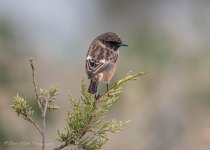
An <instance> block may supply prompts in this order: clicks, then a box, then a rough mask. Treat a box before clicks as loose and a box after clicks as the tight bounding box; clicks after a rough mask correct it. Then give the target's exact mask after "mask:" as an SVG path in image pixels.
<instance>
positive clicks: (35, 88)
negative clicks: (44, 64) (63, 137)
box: [29, 58, 48, 150]
mask: <svg viewBox="0 0 210 150" xmlns="http://www.w3.org/2000/svg"><path fill="white" fill-rule="evenodd" d="M30 64H31V69H32V82H33V86H34V92H35V98H36V100H37V102H38V104H39V108H40V110H41V112H42V117H43V128H42V129H40V128H39V126H38V125H37V124H36V123H35V122H34V121H33V119H32V118H29V121H30V122H31V123H33V124H34V126H35V127H36V128H37V129H38V130H39V133H40V134H41V136H42V150H45V132H46V124H45V118H46V112H47V107H48V100H46V102H45V106H44V108H43V106H42V105H41V103H40V100H39V95H38V92H37V85H36V80H35V67H34V63H33V59H32V58H30Z"/></svg>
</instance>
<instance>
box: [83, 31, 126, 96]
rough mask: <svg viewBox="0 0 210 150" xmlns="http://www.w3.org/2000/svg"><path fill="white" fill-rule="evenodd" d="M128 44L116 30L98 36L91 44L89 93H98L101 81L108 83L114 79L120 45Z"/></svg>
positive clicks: (88, 73)
mask: <svg viewBox="0 0 210 150" xmlns="http://www.w3.org/2000/svg"><path fill="white" fill-rule="evenodd" d="M121 46H128V45H127V44H124V43H123V42H122V40H121V38H120V37H119V36H118V35H117V34H116V33H114V32H106V33H102V34H100V35H99V36H97V37H96V38H95V39H94V40H93V41H92V43H91V44H90V46H89V49H88V52H87V54H86V65H85V70H86V73H87V76H88V79H90V84H89V87H88V93H90V94H96V93H97V89H98V84H99V82H101V81H102V82H104V83H105V84H106V85H107V90H108V85H109V82H110V80H111V79H112V77H113V75H114V73H115V70H116V67H117V61H118V59H119V47H121Z"/></svg>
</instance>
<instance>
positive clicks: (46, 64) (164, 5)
mask: <svg viewBox="0 0 210 150" xmlns="http://www.w3.org/2000/svg"><path fill="white" fill-rule="evenodd" d="M107 31H113V32H116V33H117V34H119V35H120V36H121V38H122V39H123V41H124V42H125V43H127V44H128V45H129V47H128V48H121V50H120V51H121V53H120V60H119V65H118V70H117V72H116V74H115V77H114V79H113V80H116V79H119V78H120V77H122V76H123V75H125V74H126V73H127V72H129V71H133V72H138V71H145V70H147V69H149V70H150V72H149V73H148V74H147V75H145V76H144V77H143V78H142V79H141V80H140V81H137V82H132V83H129V84H127V85H126V86H125V91H124V92H123V93H122V94H121V97H120V100H119V101H118V102H117V103H116V104H115V105H114V106H113V108H112V109H111V111H110V112H109V114H108V118H111V117H114V118H116V119H119V120H120V119H121V120H123V119H131V120H132V122H131V123H130V124H129V125H128V126H127V127H125V128H124V130H123V131H122V132H121V133H119V134H115V135H113V134H110V141H109V142H108V144H107V145H106V146H105V147H104V149H107V150H116V149H120V150H127V149H130V150H198V149H199V150H209V149H210V79H209V78H210V49H209V48H210V1H209V0H150V1H148V0H139V1H137V0H133V1H128V0H115V1H112V0H104V1H102V0H89V1H85V0H44V1H43V0H36V1H35V0H33V1H29V0H19V1H16V0H0V149H2V150H3V149H5V150H28V149H32V150H36V149H40V147H39V146H37V145H36V143H38V142H40V136H39V134H38V132H37V131H36V130H35V129H34V127H33V126H32V125H31V124H30V123H28V122H26V121H24V120H23V119H22V118H20V117H17V116H16V115H15V114H14V113H13V112H12V110H11V108H10V105H11V101H12V99H13V96H14V95H16V93H19V94H20V95H21V96H23V97H24V98H26V99H27V101H28V102H29V103H30V104H31V105H32V106H33V107H35V108H37V104H36V102H35V100H34V92H33V85H32V82H31V80H32V76H31V68H30V64H29V58H30V57H32V58H33V59H34V61H35V66H36V78H37V82H38V84H39V87H42V88H48V87H50V86H51V85H58V86H59V87H60V88H61V91H62V94H61V95H60V96H59V97H58V104H59V105H60V106H61V109H60V110H58V111H56V112H53V113H51V114H49V115H48V120H47V142H48V144H49V145H48V146H47V149H52V148H53V147H55V146H56V145H59V144H60V143H59V142H58V141H57V140H56V138H57V137H58V136H57V130H58V129H63V127H64V119H65V117H66V111H67V110H68V109H69V108H70V107H71V106H70V103H69V101H68V99H67V96H66V95H67V91H68V89H70V90H71V91H72V93H73V94H74V95H75V96H77V97H79V94H80V81H81V79H82V77H83V76H84V75H85V71H84V59H85V55H86V51H87V49H88V47H89V44H90V42H91V41H92V40H93V39H94V38H95V37H96V36H97V35H99V34H101V33H103V32H107ZM101 86H103V85H101ZM35 116H36V117H37V118H36V119H38V116H39V112H38V110H37V111H36V113H35ZM7 142H10V144H7ZM21 142H22V143H21ZM24 142H25V144H24ZM28 142H29V143H30V142H34V144H32V145H30V144H29V145H27V143H28Z"/></svg>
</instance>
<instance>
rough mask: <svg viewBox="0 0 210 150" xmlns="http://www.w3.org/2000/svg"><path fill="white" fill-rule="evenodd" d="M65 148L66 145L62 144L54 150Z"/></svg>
mask: <svg viewBox="0 0 210 150" xmlns="http://www.w3.org/2000/svg"><path fill="white" fill-rule="evenodd" d="M66 146H68V144H67V143H66V142H65V143H64V144H62V145H60V146H58V147H56V148H54V150H61V149H63V148H64V147H66Z"/></svg>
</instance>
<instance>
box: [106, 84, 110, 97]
mask: <svg viewBox="0 0 210 150" xmlns="http://www.w3.org/2000/svg"><path fill="white" fill-rule="evenodd" d="M108 91H109V83H107V84H106V92H108ZM107 95H108V97H109V94H107Z"/></svg>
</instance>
